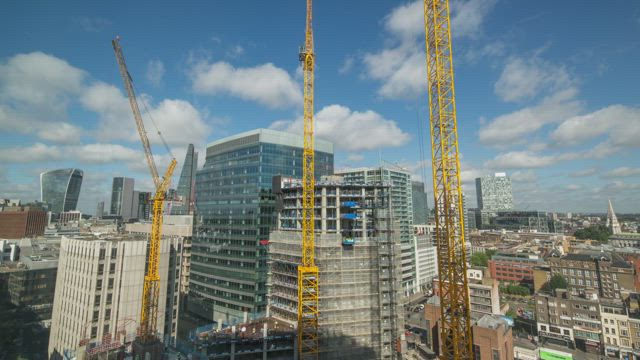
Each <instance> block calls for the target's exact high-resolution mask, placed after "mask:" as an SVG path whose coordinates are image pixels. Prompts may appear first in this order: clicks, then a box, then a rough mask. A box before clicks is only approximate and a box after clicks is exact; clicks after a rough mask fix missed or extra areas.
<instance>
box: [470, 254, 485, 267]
mask: <svg viewBox="0 0 640 360" xmlns="http://www.w3.org/2000/svg"><path fill="white" fill-rule="evenodd" d="M488 263H489V257H488V256H487V254H486V253H483V252H477V253H474V254H473V255H471V265H473V266H487V264H488Z"/></svg>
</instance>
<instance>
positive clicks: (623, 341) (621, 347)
mask: <svg viewBox="0 0 640 360" xmlns="http://www.w3.org/2000/svg"><path fill="white" fill-rule="evenodd" d="M600 316H601V324H602V336H603V340H604V347H605V354H606V355H607V356H614V357H616V358H625V359H631V358H633V348H632V341H631V329H630V327H629V315H628V312H627V307H626V306H625V303H623V302H622V301H621V300H618V299H611V300H609V299H607V300H603V301H602V302H601V303H600Z"/></svg>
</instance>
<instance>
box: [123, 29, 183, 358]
mask: <svg viewBox="0 0 640 360" xmlns="http://www.w3.org/2000/svg"><path fill="white" fill-rule="evenodd" d="M111 44H112V45H113V50H114V52H115V55H116V60H117V61H118V66H119V68H120V75H121V76H122V80H123V82H124V88H125V90H126V91H127V96H128V98H129V104H130V105H131V111H132V112H133V117H134V119H135V121H136V127H137V129H138V134H139V135H140V140H141V141H142V147H143V148H144V155H145V157H146V159H147V165H148V166H149V170H150V171H151V177H152V178H153V183H154V185H155V195H154V197H153V216H152V225H151V240H150V242H149V249H148V253H147V269H146V272H145V274H146V275H145V277H144V290H143V295H142V309H141V312H140V328H139V331H138V336H139V337H138V339H137V341H138V342H139V344H140V346H142V347H143V348H147V349H153V348H154V347H155V349H157V346H158V344H159V341H158V339H157V337H156V328H157V321H158V299H159V296H160V274H159V265H160V240H161V238H162V217H163V213H164V200H165V197H166V193H167V190H168V188H169V183H170V182H171V175H172V174H173V170H174V169H175V167H176V164H177V162H176V159H175V157H173V155H172V156H171V157H172V159H171V162H170V163H169V166H168V168H167V170H166V171H165V173H164V175H163V177H162V178H160V176H159V175H158V169H157V168H156V163H155V161H154V159H153V153H152V152H151V145H150V143H149V138H148V137H147V132H146V130H145V128H144V123H143V122H142V116H141V115H140V109H139V108H138V101H137V100H136V95H135V92H134V87H133V79H132V78H131V75H130V74H129V71H128V70H127V64H126V62H125V60H124V55H123V53H122V48H121V47H120V38H119V37H116V38H115V39H114V40H113V41H112V42H111ZM158 135H159V136H160V138H161V139H162V142H163V143H164V145H165V147H166V148H167V150H168V152H169V153H171V151H170V149H169V147H168V146H167V143H166V142H165V141H164V138H163V137H162V134H161V133H160V131H158ZM160 348H161V346H160ZM156 351H157V350H156ZM160 351H161V350H160ZM134 352H135V349H134ZM156 356H157V355H156ZM152 358H155V357H154V356H153V355H152Z"/></svg>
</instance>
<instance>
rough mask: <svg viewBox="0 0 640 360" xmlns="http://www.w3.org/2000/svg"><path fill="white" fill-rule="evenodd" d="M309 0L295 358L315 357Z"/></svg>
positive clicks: (304, 54)
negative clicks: (300, 256)
mask: <svg viewBox="0 0 640 360" xmlns="http://www.w3.org/2000/svg"><path fill="white" fill-rule="evenodd" d="M311 24H312V0H307V25H306V36H305V47H304V49H302V50H301V51H300V62H302V70H303V73H304V150H303V153H302V264H300V265H298V329H297V330H298V353H299V355H300V356H299V359H301V360H304V359H317V358H318V282H319V276H318V275H319V274H318V267H317V266H316V264H315V214H314V211H315V210H314V203H315V177H314V169H315V165H314V141H313V67H314V62H315V54H314V53H313V29H312V26H311Z"/></svg>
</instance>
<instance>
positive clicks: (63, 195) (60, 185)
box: [40, 169, 84, 214]
mask: <svg viewBox="0 0 640 360" xmlns="http://www.w3.org/2000/svg"><path fill="white" fill-rule="evenodd" d="M83 176H84V173H83V172H82V170H80V169H59V170H51V171H46V172H43V173H41V174H40V201H42V202H44V203H47V204H49V210H50V211H51V212H54V213H56V214H59V213H61V212H63V211H70V210H76V207H77V206H78V198H79V197H80V188H81V187H82V177H83Z"/></svg>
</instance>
